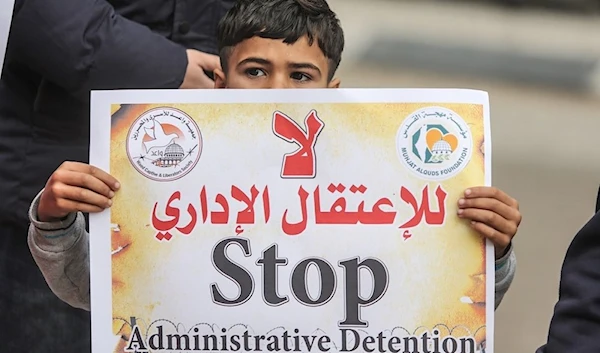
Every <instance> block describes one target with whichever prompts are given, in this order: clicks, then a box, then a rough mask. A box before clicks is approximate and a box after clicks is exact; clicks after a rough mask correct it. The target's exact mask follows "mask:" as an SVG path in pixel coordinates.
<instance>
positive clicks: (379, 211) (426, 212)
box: [152, 183, 447, 241]
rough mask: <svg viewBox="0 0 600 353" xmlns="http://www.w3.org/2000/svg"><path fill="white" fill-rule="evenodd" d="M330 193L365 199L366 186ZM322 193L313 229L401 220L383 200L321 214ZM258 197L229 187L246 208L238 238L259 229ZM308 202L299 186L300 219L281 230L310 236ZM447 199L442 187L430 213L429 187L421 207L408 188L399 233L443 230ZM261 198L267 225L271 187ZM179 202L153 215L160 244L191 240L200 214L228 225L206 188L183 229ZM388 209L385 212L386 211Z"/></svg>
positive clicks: (337, 205)
mask: <svg viewBox="0 0 600 353" xmlns="http://www.w3.org/2000/svg"><path fill="white" fill-rule="evenodd" d="M326 191H328V192H329V193H330V194H335V193H339V194H341V193H344V192H346V191H349V192H350V193H352V194H365V193H366V191H367V187H365V186H364V185H358V186H357V185H351V186H350V187H346V186H345V185H343V184H333V183H331V184H329V186H328V187H327V188H326ZM321 192H322V190H321V188H320V187H319V186H317V187H316V188H315V190H314V191H313V192H312V200H313V212H314V220H315V224H322V225H326V224H337V225H342V224H346V225H351V224H363V225H375V224H379V225H383V224H389V225H391V224H394V223H395V220H396V218H397V216H398V211H397V210H396V209H394V204H393V203H392V201H391V200H390V199H389V198H385V197H384V198H381V199H379V200H377V202H375V204H374V205H373V206H372V207H371V208H370V210H369V209H366V206H365V201H361V202H360V204H359V205H358V207H357V209H356V210H348V209H347V201H346V198H345V197H343V196H342V197H339V198H337V199H336V200H335V201H334V202H333V204H332V205H331V206H330V208H329V210H323V209H322V208H321ZM260 195H261V192H260V191H259V190H258V189H257V188H256V186H252V187H251V188H250V191H249V193H248V194H246V193H245V192H243V191H242V190H241V189H240V188H239V187H237V186H235V185H233V186H232V187H231V197H232V198H233V199H235V200H236V201H238V202H241V203H242V204H243V205H244V206H245V208H244V209H243V210H241V211H239V212H237V216H236V218H235V224H236V225H237V227H236V228H235V233H236V234H237V235H239V234H241V233H242V232H243V231H244V230H243V228H242V227H241V225H243V224H255V223H256V214H255V205H256V201H257V199H259V196H260ZM309 196H310V194H309V192H308V191H306V190H305V189H304V187H302V186H300V188H299V189H298V197H299V200H300V210H301V211H300V212H301V219H300V221H298V222H291V221H289V218H288V214H289V210H285V211H284V212H283V215H282V218H281V229H282V231H283V232H284V233H285V234H287V235H290V236H296V235H299V234H301V233H302V232H304V231H305V230H306V228H307V226H308V221H309V203H308V198H309ZM446 196H447V193H446V191H444V189H443V188H442V186H441V185H439V186H438V187H437V188H436V190H435V198H436V200H437V211H432V210H431V207H430V202H429V198H430V196H429V187H428V186H427V185H425V187H424V188H423V189H422V191H421V198H420V200H419V201H417V198H416V197H415V196H414V195H413V194H412V193H411V192H410V191H409V190H408V189H407V188H405V187H401V188H400V199H401V200H402V201H404V203H406V204H408V205H409V206H410V207H411V208H412V213H413V215H412V216H411V217H410V218H409V219H408V220H407V221H404V222H402V223H401V225H400V226H399V227H398V228H399V229H401V230H404V232H403V233H402V237H403V238H404V239H405V240H407V239H409V238H410V237H412V234H410V232H409V231H408V229H410V228H414V227H416V226H418V225H420V224H422V223H423V222H424V223H425V224H428V225H442V224H443V223H444V221H445V218H446ZM260 198H261V201H262V209H263V219H264V222H265V223H268V222H269V220H270V217H271V206H270V200H269V188H268V187H265V188H264V190H263V191H262V197H260ZM180 200H181V192H179V191H176V192H174V193H173V194H172V195H171V197H169V200H168V201H167V204H166V206H165V210H164V214H165V215H166V218H167V219H161V218H159V216H158V215H157V209H158V202H156V203H155V204H154V209H153V211H152V226H153V227H154V229H155V230H156V231H157V234H156V239H157V240H159V241H162V240H165V241H169V240H171V239H172V237H173V234H172V232H173V230H177V231H178V232H179V233H181V234H183V235H185V236H187V235H189V234H190V233H191V232H192V231H193V230H194V228H195V227H196V226H197V224H198V213H200V216H201V218H202V220H201V222H202V223H207V222H210V223H211V224H230V205H229V202H228V201H227V198H226V197H225V196H224V195H223V194H217V195H216V196H215V203H216V204H218V205H219V206H220V207H219V208H220V210H213V211H210V210H209V207H208V197H207V195H206V187H203V188H202V190H201V192H200V197H199V201H200V207H199V209H200V212H198V210H197V209H196V207H195V206H194V205H193V204H192V203H188V205H187V208H186V211H187V213H188V215H189V216H190V220H189V222H188V223H187V224H183V225H180V221H181V219H180V218H181V213H182V212H181V210H180V209H179V208H178V207H175V206H173V202H175V201H180ZM385 208H387V210H386V209H385ZM209 215H210V217H209ZM209 218H210V219H209Z"/></svg>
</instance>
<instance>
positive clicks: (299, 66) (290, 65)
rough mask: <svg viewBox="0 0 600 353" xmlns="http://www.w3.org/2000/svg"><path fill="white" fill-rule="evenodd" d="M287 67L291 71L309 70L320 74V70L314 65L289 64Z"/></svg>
mask: <svg viewBox="0 0 600 353" xmlns="http://www.w3.org/2000/svg"><path fill="white" fill-rule="evenodd" d="M288 66H289V67H291V68H293V69H311V70H315V71H317V72H318V73H319V74H321V70H319V68H318V67H317V66H316V65H314V64H311V63H290V64H289V65H288Z"/></svg>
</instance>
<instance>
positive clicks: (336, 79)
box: [327, 78, 341, 88]
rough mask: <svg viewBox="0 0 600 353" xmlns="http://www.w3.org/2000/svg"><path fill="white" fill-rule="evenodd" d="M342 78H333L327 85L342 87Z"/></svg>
mask: <svg viewBox="0 0 600 353" xmlns="http://www.w3.org/2000/svg"><path fill="white" fill-rule="evenodd" d="M340 84H341V82H340V79H338V78H334V79H333V80H331V81H330V82H329V84H328V85H327V88H340Z"/></svg>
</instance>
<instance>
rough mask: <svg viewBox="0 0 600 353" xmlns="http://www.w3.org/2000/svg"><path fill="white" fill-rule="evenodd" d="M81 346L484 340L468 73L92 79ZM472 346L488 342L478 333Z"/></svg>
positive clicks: (488, 333) (373, 346)
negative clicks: (317, 80) (316, 85)
mask: <svg viewBox="0 0 600 353" xmlns="http://www.w3.org/2000/svg"><path fill="white" fill-rule="evenodd" d="M91 119H92V121H91V126H92V139H91V152H90V157H91V158H90V160H91V163H92V164H94V165H96V166H98V167H100V168H102V169H104V170H106V171H109V172H110V173H111V174H112V175H113V176H115V177H116V178H117V179H118V180H119V181H120V182H121V185H122V188H121V189H120V190H119V192H118V194H117V196H116V197H115V199H114V203H113V206H112V207H111V208H110V209H109V210H107V211H105V212H102V213H100V214H94V215H91V216H90V242H91V243H90V247H91V275H92V278H91V300H92V302H91V312H92V330H93V352H94V353H106V352H123V351H130V352H133V351H136V352H146V351H151V352H180V351H186V352H187V351H210V352H333V353H336V352H444V353H449V352H451V353H457V352H462V353H476V352H477V353H483V352H487V353H491V352H492V351H493V318H494V251H493V246H492V245H491V244H490V243H486V241H485V240H484V238H482V237H481V236H479V235H478V234H476V233H475V232H474V230H473V229H472V228H471V227H470V225H469V222H468V221H467V220H464V219H460V218H459V217H458V216H457V204H458V200H459V199H460V198H461V197H463V195H464V191H465V190H466V189H467V188H469V187H473V186H482V185H489V184H490V176H491V167H490V166H491V163H490V162H491V160H490V158H491V157H490V153H491V150H490V146H491V144H490V131H489V102H488V95H487V93H485V92H480V91H470V90H401V89H327V90H268V91H265V90H206V91H190V90H181V91H180V90H176V91H175V90H174V91H109V92H93V93H92V110H91ZM486 347H487V348H486Z"/></svg>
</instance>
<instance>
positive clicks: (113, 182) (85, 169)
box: [65, 162, 121, 191]
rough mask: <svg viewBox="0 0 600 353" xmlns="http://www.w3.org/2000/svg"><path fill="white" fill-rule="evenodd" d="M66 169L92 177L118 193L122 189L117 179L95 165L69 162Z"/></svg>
mask: <svg viewBox="0 0 600 353" xmlns="http://www.w3.org/2000/svg"><path fill="white" fill-rule="evenodd" d="M65 168H67V169H68V170H71V171H74V172H79V173H83V174H88V175H91V176H93V177H95V178H97V179H99V180H101V181H102V182H103V183H105V184H106V185H108V186H109V187H110V188H111V189H112V190H113V191H117V190H118V189H119V188H120V187H121V185H120V184H119V181H118V180H117V179H115V177H113V176H112V175H110V174H108V173H107V172H105V171H103V170H102V169H100V168H98V167H94V166H93V165H90V164H84V163H76V162H68V164H66V163H65Z"/></svg>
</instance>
